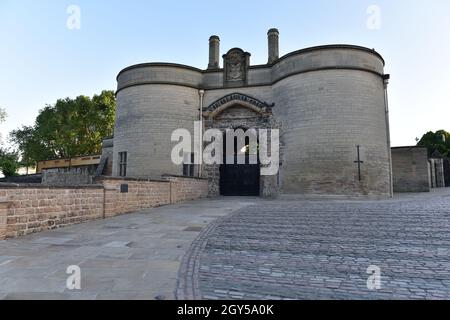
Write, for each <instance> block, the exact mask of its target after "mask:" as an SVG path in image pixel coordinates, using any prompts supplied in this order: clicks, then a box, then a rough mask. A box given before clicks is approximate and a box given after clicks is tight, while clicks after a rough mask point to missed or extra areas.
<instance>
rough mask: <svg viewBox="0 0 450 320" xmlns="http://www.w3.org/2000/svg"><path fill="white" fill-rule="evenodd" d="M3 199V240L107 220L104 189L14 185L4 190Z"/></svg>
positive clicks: (0, 209)
mask: <svg viewBox="0 0 450 320" xmlns="http://www.w3.org/2000/svg"><path fill="white" fill-rule="evenodd" d="M0 198H1V199H2V200H1V201H2V202H1V206H0V211H1V213H0V224H1V223H2V221H3V228H1V227H0V239H2V237H1V234H2V231H1V230H2V229H3V238H4V237H6V238H15V237H19V236H24V235H27V234H31V233H36V232H41V231H45V230H49V229H56V228H60V227H64V226H68V225H72V224H77V223H82V222H85V221H90V220H96V219H100V218H102V217H103V188H102V186H90V187H87V186H86V187H77V188H67V187H65V188H57V187H42V186H39V185H35V186H33V185H26V186H19V185H16V186H14V185H10V186H9V187H7V188H1V189H0ZM5 216H6V221H5Z"/></svg>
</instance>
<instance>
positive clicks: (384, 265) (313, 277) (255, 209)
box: [178, 189, 450, 299]
mask: <svg viewBox="0 0 450 320" xmlns="http://www.w3.org/2000/svg"><path fill="white" fill-rule="evenodd" d="M371 265H375V266H377V267H379V268H380V269H381V289H380V290H369V289H368V287H367V280H368V278H369V276H370V275H369V274H367V269H368V267H369V266H371ZM182 275H183V277H182V279H181V281H180V285H179V290H178V296H179V298H203V299H449V298H450V192H449V190H448V189H447V190H441V191H439V192H438V193H434V194H424V195H414V196H405V197H403V198H398V199H395V200H389V201H381V202H358V201H336V200H335V201H329V200H328V201H287V202H281V201H262V200H261V201H259V202H257V204H255V205H253V206H250V207H246V208H243V209H241V210H239V211H238V212H236V213H234V214H232V215H231V216H228V217H226V218H224V219H221V220H218V221H217V222H215V223H213V224H212V225H210V227H209V228H208V229H207V230H206V231H205V232H204V233H203V234H202V235H201V237H200V238H199V239H197V240H196V241H195V242H194V245H193V246H192V248H191V251H190V252H189V254H188V255H187V256H186V257H185V261H184V264H183V268H182Z"/></svg>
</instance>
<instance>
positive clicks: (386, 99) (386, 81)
mask: <svg viewBox="0 0 450 320" xmlns="http://www.w3.org/2000/svg"><path fill="white" fill-rule="evenodd" d="M390 78H391V76H390V75H389V74H385V75H384V76H383V85H384V104H385V106H386V131H387V147H388V157H389V189H390V194H391V197H394V179H393V172H392V150H391V127H390V122H389V96H388V85H389V79H390Z"/></svg>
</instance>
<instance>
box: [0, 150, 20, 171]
mask: <svg viewBox="0 0 450 320" xmlns="http://www.w3.org/2000/svg"><path fill="white" fill-rule="evenodd" d="M19 168H20V162H19V155H18V154H17V153H16V152H12V151H9V150H7V149H3V148H1V149H0V170H1V171H2V173H3V175H4V176H5V177H6V178H8V177H12V176H16V175H17V170H19Z"/></svg>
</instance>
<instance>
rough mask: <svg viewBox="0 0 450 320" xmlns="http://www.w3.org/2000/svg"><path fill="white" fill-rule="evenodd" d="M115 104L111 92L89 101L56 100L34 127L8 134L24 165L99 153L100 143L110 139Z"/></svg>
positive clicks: (86, 98)
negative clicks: (107, 138)
mask: <svg viewBox="0 0 450 320" xmlns="http://www.w3.org/2000/svg"><path fill="white" fill-rule="evenodd" d="M115 109H116V100H115V95H114V92H113V91H103V92H102V93H101V94H100V95H95V96H94V97H93V98H92V99H91V98H89V97H86V96H79V97H77V98H75V99H70V98H66V99H60V100H58V101H57V102H56V104H55V105H47V106H46V107H45V108H44V109H42V110H41V111H40V112H39V115H38V117H37V118H36V122H35V124H34V126H31V127H30V126H24V127H22V128H20V129H18V130H14V131H13V132H11V134H10V141H11V142H12V143H14V144H15V145H16V146H17V147H18V149H19V152H20V155H21V158H22V160H23V162H24V163H25V164H26V165H31V164H32V163H35V162H37V161H41V160H47V159H53V158H54V159H58V158H71V157H76V156H83V155H88V154H99V153H101V148H102V147H101V146H102V141H103V139H104V138H105V137H107V136H110V135H112V133H113V128H114V118H115Z"/></svg>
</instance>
